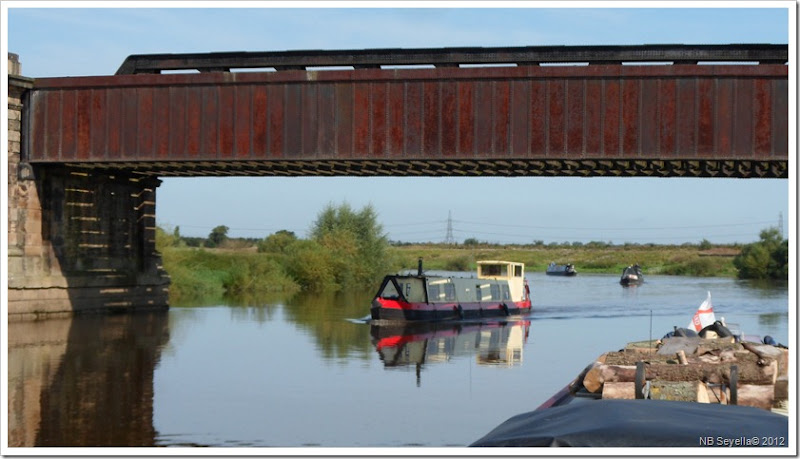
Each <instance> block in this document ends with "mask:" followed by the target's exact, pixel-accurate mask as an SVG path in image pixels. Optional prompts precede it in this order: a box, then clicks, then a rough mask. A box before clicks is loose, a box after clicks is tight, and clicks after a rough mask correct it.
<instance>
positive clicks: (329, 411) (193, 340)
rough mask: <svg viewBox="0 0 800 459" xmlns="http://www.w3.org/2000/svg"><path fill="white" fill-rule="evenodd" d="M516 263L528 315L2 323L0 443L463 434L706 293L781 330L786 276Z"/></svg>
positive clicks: (248, 311) (334, 301)
mask: <svg viewBox="0 0 800 459" xmlns="http://www.w3.org/2000/svg"><path fill="white" fill-rule="evenodd" d="M527 277H528V281H529V283H530V285H531V288H532V295H533V300H534V312H533V313H532V314H531V315H530V316H527V317H523V318H511V319H510V320H508V321H505V322H485V323H480V322H470V323H462V324H458V325H446V326H437V327H416V328H405V329H404V328H402V327H394V328H390V327H374V326H370V325H369V324H367V323H364V321H361V320H358V319H360V318H363V317H364V316H365V315H367V314H368V313H369V302H370V299H371V296H372V294H373V292H364V293H363V294H352V295H322V296H305V297H303V296H297V297H295V298H292V299H289V300H279V299H262V300H258V301H256V300H252V301H250V302H249V303H248V304H238V305H218V306H202V307H201V306H195V307H173V308H171V309H170V310H169V311H168V312H163V313H138V314H120V315H109V316H103V315H89V316H80V317H75V318H64V319H48V320H42V321H36V322H11V323H9V325H8V340H9V343H8V349H9V350H8V406H9V425H8V434H9V446H12V447H14V446H168V447H192V446H211V447H248V448H252V447H255V448H257V447H267V446H268V447H286V448H294V447H306V448H313V449H311V450H310V453H312V454H313V453H314V451H319V450H317V449H316V448H318V447H323V448H328V447H355V448H358V447H379V448H383V447H434V448H435V447H462V446H466V445H469V444H470V443H472V442H474V441H475V440H477V439H479V438H480V437H482V436H483V435H485V434H486V433H488V432H489V431H490V430H492V429H493V428H494V427H496V426H497V425H499V424H500V423H502V422H503V421H505V420H506V419H508V418H509V417H511V416H514V415H517V414H520V413H523V412H526V411H531V410H534V409H535V408H536V407H537V406H538V405H540V404H541V403H542V402H544V401H545V400H547V399H548V398H549V397H550V396H551V395H553V394H554V393H555V392H557V391H558V390H559V389H561V388H562V387H563V386H564V385H566V384H567V383H568V382H569V381H571V380H572V379H573V378H574V377H575V376H577V375H578V374H579V373H580V371H581V370H582V369H583V368H584V367H585V366H586V365H587V364H589V363H590V362H592V361H593V360H594V359H595V358H596V357H597V356H599V355H600V354H602V353H603V352H606V351H611V350H618V349H619V348H621V347H623V346H624V345H625V344H626V343H627V342H629V341H639V340H646V339H649V338H651V337H652V338H660V337H662V336H663V335H664V334H665V333H666V332H668V331H670V330H672V328H673V326H679V327H685V326H687V325H688V324H689V321H690V319H691V317H692V315H693V314H694V312H695V311H696V309H697V307H698V306H699V305H700V303H701V302H702V301H703V300H704V299H705V298H706V294H707V292H711V295H712V303H713V307H714V311H715V313H716V316H717V318H720V317H721V316H724V317H725V320H726V321H727V323H728V324H729V325H730V324H738V327H739V328H740V329H741V330H742V331H743V332H744V333H745V334H753V335H770V336H772V337H773V338H774V339H775V340H776V341H778V342H780V343H784V344H790V343H789V337H790V336H789V324H790V322H792V323H793V322H794V313H792V317H791V318H790V313H789V309H790V308H789V299H788V297H789V289H788V287H787V286H785V285H781V286H776V285H774V284H771V285H759V284H754V283H750V282H745V281H737V280H733V279H721V278H691V277H677V276H647V282H646V283H645V284H644V285H642V286H639V287H628V288H624V287H621V286H620V285H619V283H618V276H615V275H599V274H597V275H592V274H579V275H578V276H577V277H572V278H566V277H551V276H545V275H544V274H541V273H533V274H528V275H527ZM225 451H232V450H225ZM256 451H259V450H256ZM264 451H265V454H271V453H272V452H273V451H275V450H274V449H272V450H264ZM334 451H336V450H334ZM222 454H225V453H222Z"/></svg>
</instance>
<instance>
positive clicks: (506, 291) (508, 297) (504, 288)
mask: <svg viewBox="0 0 800 459" xmlns="http://www.w3.org/2000/svg"><path fill="white" fill-rule="evenodd" d="M500 291H501V293H502V294H503V300H505V301H507V300H511V290H510V289H509V288H508V284H503V285H501V286H500Z"/></svg>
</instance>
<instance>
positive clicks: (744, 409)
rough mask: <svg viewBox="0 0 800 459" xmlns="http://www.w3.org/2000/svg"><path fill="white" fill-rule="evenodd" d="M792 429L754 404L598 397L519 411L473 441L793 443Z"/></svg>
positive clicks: (492, 443)
mask: <svg viewBox="0 0 800 459" xmlns="http://www.w3.org/2000/svg"><path fill="white" fill-rule="evenodd" d="M788 431H789V420H788V418H787V417H786V416H782V415H780V414H776V413H772V412H770V411H766V410H762V409H759V408H753V407H749V406H735V405H718V404H708V403H695V402H676V401H666V400H593V401H583V402H580V403H570V404H567V405H564V406H557V407H553V408H547V409H544V410H540V411H531V412H528V413H523V414H519V415H517V416H514V417H513V418H510V419H509V420H507V421H505V422H504V423H502V424H500V425H499V426H497V427H496V428H495V429H494V430H492V431H491V432H489V433H488V434H487V435H485V436H484V437H483V438H481V439H480V440H478V441H476V442H475V443H473V444H472V445H470V446H613V447H629V446H683V447H686V446H690V447H700V446H762V445H761V444H760V443H762V442H764V437H770V438H773V439H774V438H776V437H778V438H780V437H782V438H783V439H784V442H783V445H777V446H788V445H789V437H788ZM753 439H757V440H755V441H757V444H753V441H754V440H753ZM763 446H776V445H774V444H773V445H763Z"/></svg>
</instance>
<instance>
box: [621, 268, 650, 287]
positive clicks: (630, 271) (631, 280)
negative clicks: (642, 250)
mask: <svg viewBox="0 0 800 459" xmlns="http://www.w3.org/2000/svg"><path fill="white" fill-rule="evenodd" d="M619 283H620V284H622V285H623V286H625V287H627V286H629V285H641V284H643V283H644V275H643V274H642V268H641V267H639V265H633V266H628V267H627V268H625V269H624V270H622V277H621V278H620V279H619Z"/></svg>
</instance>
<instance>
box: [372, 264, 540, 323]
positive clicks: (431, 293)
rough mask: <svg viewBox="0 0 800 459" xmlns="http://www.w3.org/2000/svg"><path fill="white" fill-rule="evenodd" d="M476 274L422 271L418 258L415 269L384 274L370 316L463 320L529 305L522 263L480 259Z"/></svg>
mask: <svg viewBox="0 0 800 459" xmlns="http://www.w3.org/2000/svg"><path fill="white" fill-rule="evenodd" d="M477 264H478V270H477V277H471V278H461V277H452V276H435V275H426V274H425V273H424V272H423V271H422V259H420V260H419V262H418V268H417V273H416V274H394V275H389V276H386V277H384V278H383V282H381V286H380V288H379V289H378V293H377V294H376V295H375V298H374V299H373V300H372V307H371V308H370V315H371V317H372V320H388V321H393V320H395V321H415V320H463V319H475V318H484V317H506V316H511V315H522V314H527V313H529V312H530V311H531V298H530V288H529V287H528V282H527V281H526V280H525V265H524V264H523V263H515V262H510V261H496V260H485V261H478V263H477Z"/></svg>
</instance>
